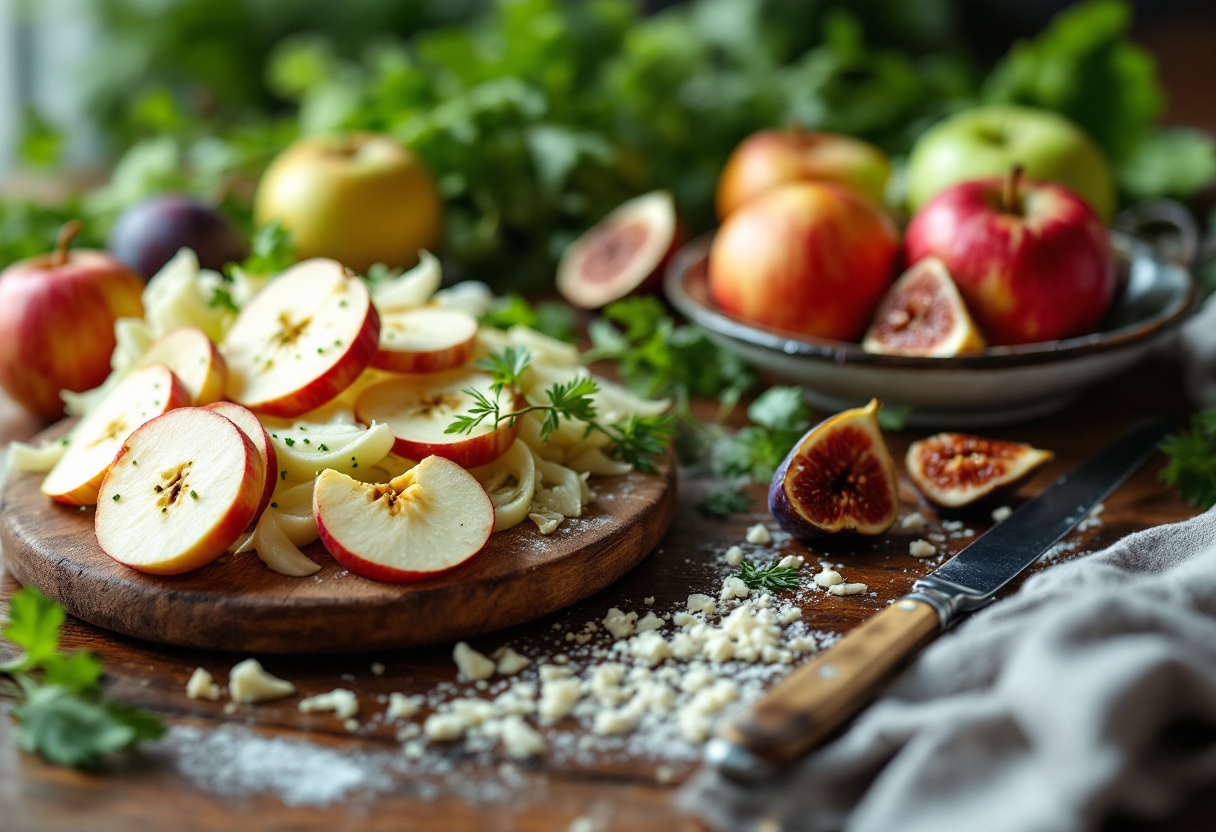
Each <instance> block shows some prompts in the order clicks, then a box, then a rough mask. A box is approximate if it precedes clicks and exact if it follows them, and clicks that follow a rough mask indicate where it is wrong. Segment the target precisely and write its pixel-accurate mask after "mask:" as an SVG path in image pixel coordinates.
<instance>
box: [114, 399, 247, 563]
mask: <svg viewBox="0 0 1216 832" xmlns="http://www.w3.org/2000/svg"><path fill="white" fill-rule="evenodd" d="M265 481H266V466H265V464H264V463H263V462H262V457H261V456H260V455H259V454H258V451H257V448H255V447H254V446H253V443H252V442H250V441H249V437H248V436H246V435H245V433H244V432H243V431H242V430H241V429H240V428H239V427H237V426H236V425H235V424H234V423H233V422H232V421H230V420H229V419H226V418H225V417H223V416H221V415H220V414H219V413H217V412H215V411H212V410H207V409H205V408H201V407H184V408H181V409H180V410H174V411H171V412H169V413H166V414H164V415H163V416H159V417H157V418H156V419H153V420H152V421H150V422H148V423H147V424H146V425H144V426H142V427H141V428H139V429H138V430H137V431H135V433H133V434H131V435H130V436H129V437H127V441H126V442H125V443H123V446H122V450H121V451H119V453H118V456H117V457H115V459H114V466H113V467H112V468H111V469H110V472H109V473H108V474H106V478H105V481H104V482H102V484H101V493H100V494H99V495H98V506H97V517H96V520H95V522H94V527H95V529H96V531H97V543H98V544H99V545H100V546H101V549H102V551H103V552H105V553H106V554H107V555H109V556H110V557H112V558H113V559H114V560H116V561H118V562H119V563H121V564H123V565H124V566H129V567H131V568H132V569H136V570H138V571H140V572H148V573H150V574H153V575H180V574H181V573H183V572H189V571H190V570H192V569H198V568H199V567H200V566H206V565H207V564H208V563H210V562H211V561H213V560H215V559H216V558H218V557H219V556H220V555H222V554H224V552H225V551H227V549H228V547H229V546H231V545H232V544H233V542H234V541H235V540H236V539H237V538H238V537H240V536H241V534H242V533H243V532H244V531H245V529H246V528H247V527H248V526H249V524H250V523H251V522H252V521H253V517H254V514H255V513H256V512H257V508H258V501H259V500H260V499H262V490H263V484H264V483H265Z"/></svg>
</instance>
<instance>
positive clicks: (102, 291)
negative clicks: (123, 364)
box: [0, 249, 144, 419]
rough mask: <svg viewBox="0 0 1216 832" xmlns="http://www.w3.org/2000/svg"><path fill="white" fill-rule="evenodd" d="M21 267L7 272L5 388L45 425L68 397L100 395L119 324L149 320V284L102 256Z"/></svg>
mask: <svg viewBox="0 0 1216 832" xmlns="http://www.w3.org/2000/svg"><path fill="white" fill-rule="evenodd" d="M56 256H57V255H55V254H44V255H39V256H37V257H31V258H29V259H27V260H21V261H19V262H17V263H14V264H13V265H11V266H9V267H8V268H7V269H5V270H4V271H3V272H2V273H0V387H3V388H4V389H5V390H6V391H7V392H8V394H9V396H11V397H12V398H13V399H14V400H15V401H16V402H17V403H18V404H20V405H21V406H22V407H24V408H25V409H26V410H28V411H29V412H30V413H33V414H34V415H35V416H39V417H41V418H44V419H53V418H57V417H59V416H62V415H63V400H62V399H60V398H59V391H60V390H73V391H76V392H81V391H84V390H92V389H93V388H94V387H96V386H98V385H99V384H101V383H102V382H103V381H105V379H106V376H108V375H109V374H110V353H112V352H113V351H114V345H115V340H114V321H116V320H117V319H118V318H140V317H143V314H144V307H143V303H142V301H141V299H140V296H141V295H142V293H143V281H142V280H140V278H139V277H138V276H137V275H136V274H135V273H134V272H132V271H131V270H130V269H128V268H127V267H126V266H124V265H123V264H122V263H120V262H119V261H118V260H116V259H115V258H113V257H111V256H110V255H108V254H106V253H105V252H102V251H90V250H86V249H77V250H75V251H72V252H69V253H68V255H67V259H66V262H63V263H62V264H58V265H57V260H56Z"/></svg>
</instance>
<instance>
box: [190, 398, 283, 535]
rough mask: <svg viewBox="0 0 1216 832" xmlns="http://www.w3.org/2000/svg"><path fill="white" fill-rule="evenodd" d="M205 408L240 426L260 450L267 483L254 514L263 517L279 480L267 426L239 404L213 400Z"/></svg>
mask: <svg viewBox="0 0 1216 832" xmlns="http://www.w3.org/2000/svg"><path fill="white" fill-rule="evenodd" d="M205 409H206V410H213V411H215V412H216V413H218V414H220V415H221V416H223V417H224V418H225V419H227V420H228V421H230V422H232V424H234V425H236V426H237V427H238V428H240V429H241V432H242V433H244V434H245V436H247V437H248V438H249V441H250V442H252V443H253V448H254V450H256V451H257V452H258V456H260V457H261V458H262V467H264V468H265V469H266V477H265V480H266V483H265V485H263V486H262V498H261V499H260V500H259V501H258V510H257V513H256V514H255V515H254V517H255V518H256V517H261V516H262V512H263V511H265V510H266V506H268V505H269V504H270V495H271V494H273V493H274V487H275V485H276V484H278V481H279V461H278V456H277V455H276V454H275V451H274V445H272V444H271V442H270V436H269V434H267V433H266V428H264V427H262V423H261V422H260V421H258V417H257V416H255V415H253V411H252V410H249V409H248V408H245V407H241V406H240V405H239V404H233V403H232V402H213V403H211V404H209V405H207V406H206V408H205Z"/></svg>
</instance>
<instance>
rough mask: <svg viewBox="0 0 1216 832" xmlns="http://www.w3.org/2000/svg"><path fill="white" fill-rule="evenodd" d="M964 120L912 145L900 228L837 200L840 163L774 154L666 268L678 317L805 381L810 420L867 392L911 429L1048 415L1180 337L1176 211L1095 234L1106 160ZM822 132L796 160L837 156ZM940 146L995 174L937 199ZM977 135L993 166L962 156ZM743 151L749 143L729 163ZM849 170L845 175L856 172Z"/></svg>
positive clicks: (1030, 132)
mask: <svg viewBox="0 0 1216 832" xmlns="http://www.w3.org/2000/svg"><path fill="white" fill-rule="evenodd" d="M963 115H965V116H966V117H967V118H966V120H965V123H964V125H963V126H964V127H965V128H966V129H965V130H963V131H962V132H961V133H959V134H958V135H954V133H953V132H952V131H951V130H949V129H948V130H947V131H946V133H945V138H943V136H942V132H941V130H942V128H941V127H939V128H934V129H933V130H931V131H929V134H927V135H926V137H925V138H923V139H922V140H921V143H920V144H918V146H917V148H915V149H914V150H913V153H912V157H911V158H910V161H909V182H910V183H912V184H917V189H915V190H916V195H917V196H918V199H919V204H917V202H916V201H913V203H912V205H911V207H912V209H913V214H912V217H911V220H910V221H909V222H908V224H907V226H906V228H904V229H903V231H902V234H901V231H900V229H899V228H898V227H897V225H896V224H895V222H894V221H893V220H892V219H891V218H890V217H889V216H888V215H887V214H886V213H885V212H884V211H883V210H882V208H881V207H879V203H878V202H877V201H876V200H874V199H873V198H872V197H870V196H867V194H866V193H865V192H863V191H862V190H860V189H858V188H856V187H851V186H850V184H851V183H850V176H847V175H844V174H843V173H841V169H842V167H843V163H838V164H837V167H836V169H834V170H833V169H832V168H831V165H830V164H824V163H822V160H821V164H819V166H818V168H817V169H816V172H815V173H814V174H813V175H811V174H808V173H807V172H806V171H807V170H809V169H810V168H811V167H813V166H811V165H807V166H804V168H803V169H802V171H801V172H799V171H798V170H797V169H795V168H794V167H793V166H791V165H789V164H788V159H786V160H783V163H785V165H786V167H785V170H786V171H787V172H789V171H793V173H792V174H790V175H788V176H786V178H785V179H784V181H772V180H780V177H776V176H773V175H772V173H771V168H772V167H774V163H772V160H771V158H770V159H769V160H768V161H769V162H770V165H769V167H770V171H769V180H770V181H769V182H768V183H766V184H767V185H768V187H767V188H766V189H759V191H760V192H759V193H757V194H756V195H754V196H752V197H751V198H749V199H747V200H746V201H743V202H742V203H741V204H739V205H738V206H737V207H734V208H733V209H732V210H730V211H729V213H726V215H725V216H724V217H723V222H722V225H721V227H720V228H719V229H718V231H717V232H716V233H714V234H712V235H708V236H705V237H702V238H699V239H697V240H694V241H693V242H692V243H690V244H689V245H687V246H686V247H684V248H683V249H682V250H681V251H680V252H679V253H678V254H677V255H676V256H675V257H674V258H673V259H672V262H671V265H670V267H669V268H668V270H667V274H666V277H665V283H664V288H665V291H666V294H667V297H668V298H669V300H670V301H671V303H672V305H673V306H675V307H676V308H677V309H678V310H679V311H680V312H681V313H682V314H684V315H685V316H686V317H687V318H688V319H689V320H691V321H693V322H694V323H696V324H698V325H699V326H701V327H702V328H704V329H705V330H706V331H707V332H708V334H709V335H710V337H711V338H712V339H713V340H715V341H716V342H717V343H718V344H720V345H721V346H723V347H725V348H727V349H729V350H731V351H733V352H735V353H737V354H738V355H740V356H741V357H743V358H744V359H746V360H748V361H749V362H751V363H753V364H755V365H756V366H757V367H759V368H761V369H762V370H764V371H766V372H768V373H769V374H771V375H772V376H775V377H777V378H780V379H783V380H786V381H789V382H794V383H797V384H801V385H802V386H803V387H804V388H805V390H806V395H807V398H808V399H809V401H810V402H811V404H812V405H813V406H815V407H818V408H821V409H823V410H825V411H838V410H841V409H844V408H848V407H854V406H857V405H859V404H864V403H865V402H866V401H869V400H870V399H871V398H872V397H878V398H880V399H882V400H883V401H884V402H886V403H888V404H894V405H902V406H906V407H908V408H909V411H908V417H907V421H908V424H910V425H915V426H918V427H938V426H943V425H948V426H950V427H952V428H960V427H963V428H967V427H981V426H990V425H997V424H1008V423H1013V422H1019V421H1024V420H1027V419H1031V418H1035V417H1038V416H1042V415H1046V414H1048V413H1051V412H1053V411H1055V410H1058V409H1060V408H1061V407H1063V406H1065V405H1066V404H1067V403H1068V402H1069V401H1070V400H1071V399H1073V398H1074V397H1076V396H1077V395H1078V394H1079V393H1081V392H1082V391H1083V390H1084V389H1085V388H1086V387H1088V386H1091V385H1093V384H1095V383H1097V382H1099V381H1101V380H1103V379H1106V378H1109V377H1111V376H1113V375H1116V374H1118V373H1119V372H1121V371H1123V370H1125V369H1127V368H1128V367H1130V366H1131V365H1132V364H1134V363H1135V362H1137V361H1138V360H1140V359H1141V358H1143V357H1144V356H1145V355H1146V354H1147V353H1148V352H1149V351H1150V350H1152V349H1153V348H1154V347H1156V346H1157V345H1159V344H1161V343H1162V342H1163V341H1164V340H1166V339H1168V338H1169V337H1170V336H1171V335H1172V334H1174V333H1175V332H1176V331H1177V330H1178V328H1179V326H1180V325H1181V324H1182V323H1183V321H1184V320H1186V318H1187V317H1188V316H1189V315H1190V314H1191V313H1193V312H1194V310H1195V308H1196V305H1197V303H1198V295H1197V291H1196V287H1195V281H1194V279H1193V277H1192V274H1191V272H1190V270H1189V268H1188V267H1187V263H1188V262H1189V260H1190V259H1191V258H1192V257H1193V256H1194V252H1195V249H1196V246H1197V240H1198V233H1197V230H1196V228H1195V226H1194V223H1193V221H1192V220H1191V218H1190V215H1189V213H1188V212H1187V211H1186V209H1185V208H1184V207H1183V206H1181V205H1179V204H1177V203H1172V202H1168V201H1156V202H1152V203H1145V204H1143V205H1138V206H1134V207H1133V208H1131V209H1129V210H1127V211H1125V212H1123V213H1122V214H1120V215H1118V216H1117V217H1116V218H1115V219H1114V222H1113V223H1112V224H1111V226H1110V227H1109V228H1108V227H1107V224H1106V222H1105V218H1104V216H1103V212H1106V211H1109V210H1110V204H1111V201H1112V199H1113V197H1112V196H1111V189H1110V185H1109V182H1107V181H1103V180H1102V178H1101V176H1098V177H1097V178H1095V171H1096V172H1098V173H1099V174H1103V175H1107V174H1105V173H1104V167H1103V165H1104V161H1103V160H1102V159H1101V157H1100V155H1096V154H1098V151H1097V149H1096V148H1094V147H1093V146H1092V143H1091V142H1090V141H1089V139H1088V138H1087V137H1086V136H1085V135H1084V134H1083V133H1081V132H1080V130H1079V129H1077V128H1075V127H1074V126H1072V125H1070V124H1069V123H1067V122H1064V121H1063V119H1061V118H1060V117H1058V116H1054V115H1051V114H1041V113H1037V112H1035V111H1024V110H1023V109H1022V108H985V109H984V110H981V111H974V112H972V113H967V114H963ZM959 118H960V117H958V116H956V117H955V119H959ZM1027 119H1028V121H1027ZM1061 122H1063V123H1061ZM944 126H945V127H947V128H949V127H951V125H950V124H949V123H947V124H946V125H944ZM953 129H954V130H957V129H958V128H953ZM1053 130H1054V131H1056V132H1053ZM968 131H972V132H968ZM1044 131H1046V135H1047V137H1048V139H1044V138H1043V135H1044ZM977 133H978V138H977V135H976V134H977ZM819 136H820V139H819V142H818V145H811V149H810V150H807V149H806V147H807V145H808V142H807V140H806V139H805V137H797V138H798V141H799V143H800V145H801V149H799V148H795V149H794V150H791V149H790V148H789V147H786V148H784V149H783V152H784V153H786V155H787V156H792V155H794V154H795V153H796V152H802V153H803V154H804V155H805V154H813V153H814V152H816V148H820V149H821V148H822V147H823V145H824V144H831V139H830V137H827V136H825V135H824V134H819ZM952 136H953V141H954V142H955V145H956V146H954V152H955V153H956V154H959V158H967V159H970V158H972V157H974V156H975V155H977V154H978V155H981V156H982V155H983V154H984V153H988V154H989V156H990V158H987V159H986V161H985V163H986V164H987V165H988V166H989V168H988V169H989V170H994V169H998V166H1002V165H1007V169H1006V171H1005V172H1004V173H1002V174H1000V175H983V174H982V168H981V170H980V171H979V175H976V176H975V178H967V179H962V180H960V181H947V182H943V183H941V187H939V188H938V190H937V191H936V192H931V191H930V190H929V189H928V188H927V187H925V185H924V180H925V178H926V176H931V174H932V172H933V169H935V168H940V169H943V170H949V171H951V172H952V173H953V172H956V171H957V170H958V169H959V168H960V167H961V165H959V164H954V165H949V164H946V163H947V162H948V161H949V159H946V160H945V161H943V156H944V155H946V154H948V152H950V150H951V147H952V146H951V143H950V142H951V138H952ZM841 138H843V137H841ZM852 141H855V140H852ZM984 141H986V142H988V143H989V144H992V143H1001V144H1002V146H1003V147H1004V150H1005V151H1006V152H1005V154H1004V155H1002V154H1001V153H999V152H997V151H996V150H994V149H993V148H991V147H987V148H985V147H981V148H980V149H979V150H976V149H973V148H972V147H971V145H970V144H968V142H984ZM1044 142H1046V145H1044ZM926 143H928V150H924V146H925V144H926ZM1024 145H1029V149H1027V147H1026V146H1024ZM846 149H847V146H843V145H842V146H841V147H837V148H835V154H836V155H835V158H836V159H837V160H839V159H841V158H845V156H847V155H848V154H847V153H844V150H846ZM1032 151H1033V152H1032ZM747 152H749V149H748V142H745V143H744V144H743V145H741V146H740V148H739V150H737V151H736V156H738V155H739V154H743V153H747ZM820 152H821V153H822V151H821V150H820ZM1036 154H1041V155H1036ZM773 155H776V154H773V153H772V152H771V151H770V157H771V156H773ZM1059 157H1064V158H1059ZM851 159H852V163H853V167H854V169H856V168H857V167H861V166H864V164H865V163H864V159H863V158H862V157H860V156H858V155H857V154H853V155H852V157H851ZM926 160H927V161H926ZM1024 160H1026V161H1031V162H1033V163H1032V164H1023V161H1024ZM763 161H764V160H761V161H756V160H754V159H753V160H752V161H751V163H750V165H743V164H740V163H739V161H738V159H734V158H733V159H732V160H731V161H730V162H728V164H727V168H726V171H725V172H724V176H723V181H722V182H721V183H720V185H719V194H720V195H721V193H722V192H723V191H724V190H726V191H727V192H728V193H736V192H739V191H740V190H746V189H745V188H741V187H740V186H739V185H738V182H737V181H736V180H737V179H738V171H739V170H743V169H748V170H750V171H752V172H754V171H756V170H760V169H763V168H764V165H763V163H762V162H763ZM926 169H928V170H929V173H928V174H926V173H925V170H926ZM825 170H826V173H825ZM753 175H754V173H753ZM850 175H851V176H852V178H853V179H854V180H856V178H857V176H856V173H855V172H854V173H851V174H850ZM755 178H757V179H759V178H760V177H759V176H756V177H755ZM871 181H872V178H871ZM911 190H914V189H911V188H910V191H911ZM719 208H720V213H724V212H722V211H721V208H722V200H720V201H719Z"/></svg>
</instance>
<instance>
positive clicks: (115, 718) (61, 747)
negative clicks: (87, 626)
mask: <svg viewBox="0 0 1216 832" xmlns="http://www.w3.org/2000/svg"><path fill="white" fill-rule="evenodd" d="M8 617H9V624H8V626H7V627H5V628H4V637H5V638H7V639H8V640H9V641H11V642H13V643H14V644H16V645H17V646H19V647H20V648H21V649H22V650H23V651H24V652H23V653H22V654H21V655H20V656H18V657H17V658H15V659H13V660H12V661H9V662H5V663H3V664H0V674H3V675H4V676H7V677H8V678H9V679H11V680H12V684H4V685H2V686H0V694H3V695H6V696H10V697H13V698H15V699H17V700H18V701H17V703H16V704H15V705H14V706H13V707H12V713H13V716H14V717H16V718H17V721H18V723H19V728H18V731H17V742H18V744H20V746H21V748H22V749H24V750H25V751H28V752H31V753H35V754H39V755H41V756H42V757H43V759H45V760H46V761H47V762H49V763H53V764H55V765H60V766H78V767H88V766H92V765H95V764H96V763H97V762H98V760H99V759H100V758H101V756H102V755H104V754H108V753H111V752H114V751H119V750H121V749H124V748H127V747H129V746H132V745H134V744H135V743H137V742H138V741H140V740H150V739H156V738H157V737H159V736H161V734H163V733H164V726H163V725H162V724H161V722H160V720H158V719H157V718H156V717H154V716H152V715H151V714H148V713H146V712H144V711H141V710H140V709H138V708H135V707H132V706H130V705H124V704H121V703H118V702H109V701H106V700H103V699H102V698H101V694H100V681H101V674H102V666H101V662H99V661H98V660H97V659H96V658H95V657H94V656H93V655H92V654H91V653H89V652H88V651H87V650H77V651H75V652H74V653H70V654H69V653H63V652H61V651H60V649H59V628H60V627H61V626H62V625H63V622H64V620H65V618H66V613H65V612H64V609H63V607H61V606H60V605H58V604H56V603H55V602H54V601H51V600H50V599H48V598H47V597H46V596H45V595H43V594H42V593H41V592H39V591H38V590H37V589H36V588H35V587H32V586H28V587H25V588H24V589H22V590H21V591H20V592H18V593H17V594H16V595H14V596H13V598H12V600H11V601H10V602H9V610H8Z"/></svg>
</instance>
